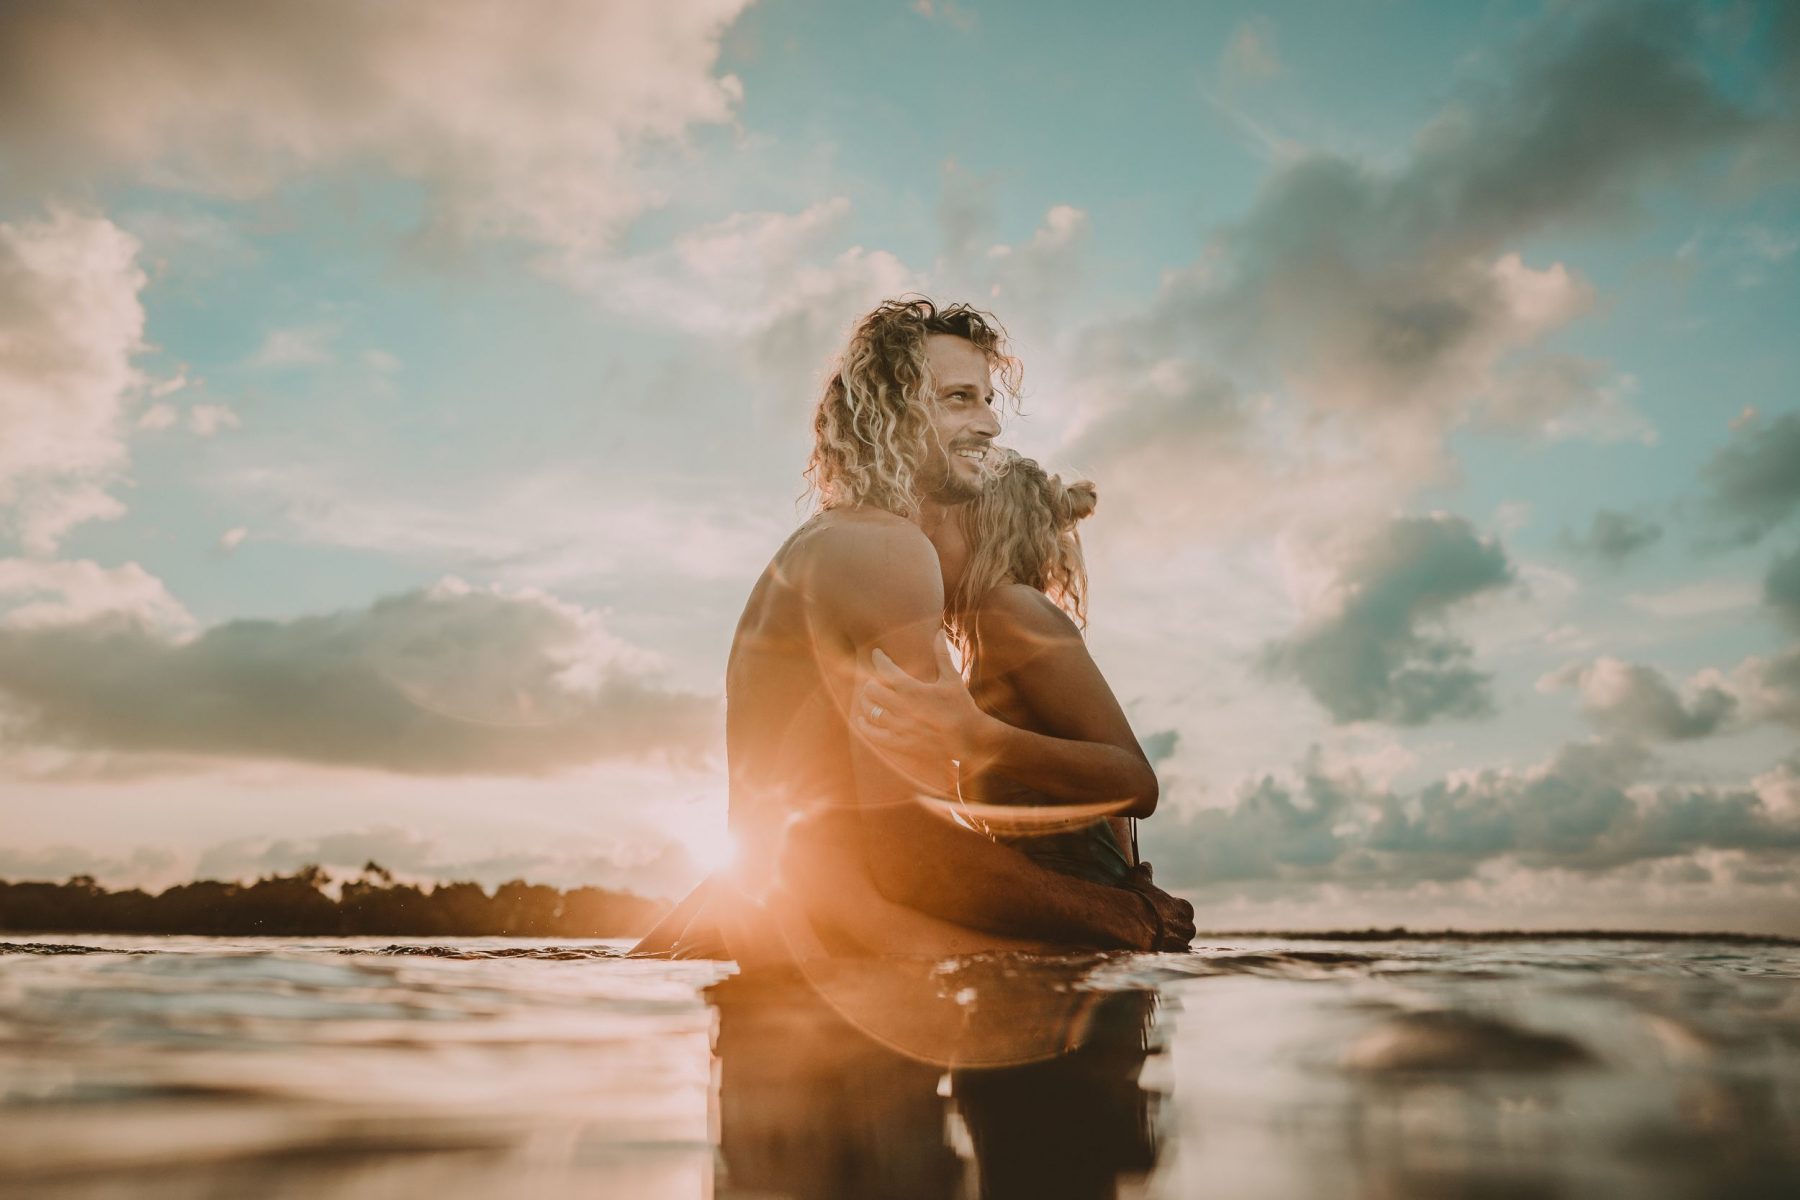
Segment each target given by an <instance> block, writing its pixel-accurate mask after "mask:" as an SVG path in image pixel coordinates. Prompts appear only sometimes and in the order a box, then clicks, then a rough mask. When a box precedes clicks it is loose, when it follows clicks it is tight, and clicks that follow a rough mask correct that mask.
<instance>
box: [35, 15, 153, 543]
mask: <svg viewBox="0 0 1800 1200" xmlns="http://www.w3.org/2000/svg"><path fill="white" fill-rule="evenodd" d="M9 11H12V10H9ZM3 54H4V52H3V51H0V55H3ZM3 76H4V70H3V69H0V77H3ZM3 107H4V106H3V105H0V108H3ZM137 251H138V245H137V242H136V241H135V240H134V239H133V238H132V237H131V235H129V234H127V233H125V232H124V231H123V230H121V229H120V228H119V227H118V226H116V225H114V224H113V223H112V222H110V221H107V220H105V219H103V218H99V217H88V216H80V215H77V214H75V213H72V212H66V211H60V212H56V213H53V214H52V215H51V216H50V217H49V218H47V219H45V220H40V221H23V222H19V223H16V224H7V223H3V222H0V535H5V534H9V533H10V534H13V535H15V536H17V537H18V539H19V541H20V542H21V543H22V544H23V545H24V547H25V549H26V550H27V551H28V552H30V553H32V554H40V555H48V554H50V553H52V552H54V550H55V548H56V544H57V542H58V541H59V540H60V539H61V538H62V536H63V535H64V534H65V533H67V532H68V531H69V530H70V529H72V528H74V527H75V526H76V525H79V524H81V523H82V522H84V521H91V520H106V519H110V518H113V517H117V516H119V515H121V514H122V513H123V512H124V511H125V508H124V505H122V504H120V503H119V502H118V501H117V500H116V499H114V498H113V497H112V495H111V494H110V493H109V491H108V489H109V488H110V487H111V486H112V485H113V484H114V483H115V482H117V481H118V479H119V477H120V476H121V475H122V473H123V471H124V468H125V465H126V461H127V453H126V443H125V438H126V424H127V422H126V410H127V408H128V407H129V405H130V404H131V402H132V401H133V400H134V399H136V398H137V396H138V394H139V393H140V391H141V389H142V387H143V383H144V381H143V378H142V376H141V375H140V373H139V372H138V370H137V368H136V367H135V366H134V365H133V359H134V357H135V356H136V355H137V354H138V353H139V352H140V351H141V350H142V349H143V334H144V308H143V305H142V303H141V302H140V300H139V293H140V292H141V291H142V290H143V288H144V284H145V276H144V272H143V270H142V269H141V268H140V267H139V266H138V263H137Z"/></svg>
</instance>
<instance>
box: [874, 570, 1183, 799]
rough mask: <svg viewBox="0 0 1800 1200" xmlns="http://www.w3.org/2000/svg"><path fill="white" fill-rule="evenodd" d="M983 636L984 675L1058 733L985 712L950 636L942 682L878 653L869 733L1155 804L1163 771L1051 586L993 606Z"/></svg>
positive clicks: (942, 652) (1035, 781)
mask: <svg viewBox="0 0 1800 1200" xmlns="http://www.w3.org/2000/svg"><path fill="white" fill-rule="evenodd" d="M981 636H982V641H981V654H982V670H983V672H984V673H986V674H989V675H992V676H994V677H997V678H1003V679H1005V680H1006V681H1007V682H1008V683H1009V684H1010V685H1011V686H1012V688H1013V690H1014V692H1015V694H1016V695H1017V696H1019V697H1020V699H1021V700H1022V701H1023V702H1024V703H1025V705H1026V706H1027V708H1028V709H1029V710H1030V712H1031V715H1032V718H1033V720H1032V723H1033V724H1034V725H1036V726H1037V727H1038V728H1039V729H1042V730H1045V731H1046V732H1043V733H1037V732H1033V731H1031V730H1028V729H1021V728H1019V727H1017V726H1015V725H1009V724H1007V723H1006V722H1004V721H1001V720H999V719H998V718H995V717H992V716H990V715H988V714H987V713H984V712H982V711H981V709H980V708H978V707H977V706H976V704H975V701H974V699H973V698H972V697H971V696H970V695H969V692H968V689H967V688H965V687H964V686H963V683H962V679H961V677H960V676H959V675H958V674H957V672H956V669H955V665H954V663H953V662H952V660H951V658H950V652H949V647H948V644H947V643H946V642H944V641H942V640H941V639H940V641H939V644H938V652H937V665H938V677H937V679H936V680H935V681H934V682H921V681H919V680H916V679H913V678H912V677H911V676H910V675H908V674H907V673H906V672H904V671H901V670H900V669H898V668H897V667H894V666H893V665H892V664H891V663H889V662H887V661H885V656H884V655H880V653H879V651H878V652H877V655H878V657H877V658H876V660H875V661H876V666H875V676H874V678H873V679H871V680H870V681H869V682H868V683H866V684H865V685H864V687H863V689H862V691H861V693H860V694H859V696H858V703H857V721H858V725H859V728H860V730H861V732H862V733H863V734H864V736H866V737H868V738H869V739H870V740H871V741H873V742H875V743H876V744H878V745H882V746H884V747H885V748H887V749H889V750H891V751H892V752H894V753H897V754H920V753H928V752H930V751H931V750H932V749H935V750H936V752H937V753H940V754H941V753H945V752H946V751H947V752H948V753H949V754H950V755H951V756H952V757H954V758H958V759H961V760H962V762H963V766H964V768H965V770H966V771H992V772H994V773H996V774H999V775H1002V776H1004V777H1006V778H1007V779H1011V780H1013V781H1014V782H1016V783H1020V784H1023V785H1024V786H1026V787H1029V788H1031V789H1033V790H1034V791H1037V792H1041V793H1042V794H1044V795H1046V796H1049V797H1051V798H1053V799H1057V800H1066V801H1071V802H1078V803H1107V804H1113V803H1116V804H1118V805H1119V808H1118V810H1117V811H1118V814H1119V815H1121V816H1133V817H1147V816H1149V815H1150V814H1151V813H1152V812H1154V811H1155V810H1156V801H1157V783H1156V772H1155V771H1154V770H1153V769H1152V768H1151V766H1150V762H1149V760H1148V759H1147V758H1146V757H1145V756H1144V752H1143V749H1142V748H1141V747H1140V746H1139V745H1138V742H1137V737H1136V736H1135V735H1134V734H1133V733H1132V732H1131V725H1130V723H1129V722H1127V721H1126V719H1125V713H1124V710H1123V709H1121V708H1120V707H1119V702H1118V699H1117V698H1116V697H1114V695H1113V693H1112V689H1111V688H1110V687H1108V686H1107V684H1106V679H1105V677H1104V676H1102V675H1101V674H1100V669H1099V667H1097V666H1095V664H1094V660H1093V657H1092V656H1091V655H1089V654H1088V650H1087V644H1086V643H1085V642H1084V641H1083V640H1082V637H1081V631H1080V630H1079V629H1077V628H1076V627H1075V623H1074V622H1073V621H1071V620H1069V618H1068V616H1067V615H1066V614H1065V613H1063V611H1062V610H1061V609H1059V608H1057V607H1056V605H1055V604H1053V603H1051V601H1050V599H1049V598H1048V597H1047V596H1045V595H1044V594H1043V593H1042V592H1039V591H1037V590H1035V589H1033V588H1028V587H1023V586H1019V585H1012V586H1008V587H1003V588H997V589H995V591H994V592H993V593H991V594H990V596H989V597H988V599H987V600H985V601H984V602H983V605H982V613H981ZM875 709H880V710H881V711H880V715H879V716H876V717H873V718H871V712H872V711H873V710H875Z"/></svg>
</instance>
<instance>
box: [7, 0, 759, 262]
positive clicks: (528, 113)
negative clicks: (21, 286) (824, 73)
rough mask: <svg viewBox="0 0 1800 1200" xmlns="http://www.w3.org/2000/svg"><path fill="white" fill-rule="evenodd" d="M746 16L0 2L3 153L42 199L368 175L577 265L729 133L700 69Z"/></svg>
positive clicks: (345, 1)
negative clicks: (572, 256)
mask: <svg viewBox="0 0 1800 1200" xmlns="http://www.w3.org/2000/svg"><path fill="white" fill-rule="evenodd" d="M744 4H745V0H694V2H690V3H682V4H591V3H583V2H580V0H551V2H549V3H543V4H536V5H533V6H532V8H531V11H530V13H529V14H523V13H521V12H520V11H519V9H518V8H517V6H515V5H511V4H506V3H502V2H500V0H473V2H470V3H460V4H438V3H432V2H430V0H397V2H395V3H385V4H375V5H368V4H359V3H355V2H354V0H322V2H321V3H315V4H306V5H300V6H285V5H274V6H271V5H258V4H250V5H246V4H238V3H234V2H232V0H145V2H144V3H138V4H128V5H112V4H103V3H73V4H58V5H35V4H27V5H9V6H7V7H6V8H5V9H4V10H0V80H5V81H6V82H5V89H6V91H5V103H4V104H0V146H3V147H4V148H5V150H6V153H7V157H8V168H9V172H10V173H12V174H14V175H15V176H16V177H21V178H25V179H29V180H32V181H34V182H35V183H37V184H38V186H40V187H53V186H55V185H57V184H59V183H61V182H64V181H71V180H73V181H80V182H83V183H86V182H88V181H91V180H93V179H95V178H107V177H112V178H124V179H129V180H134V181H143V182H148V183H152V184H155V185H158V186H162V187H173V188H184V189H192V190H196V191H201V192H205V193H209V194H215V195H222V196H227V197H236V198H247V197H254V196H259V195H263V194H266V193H268V192H269V191H271V190H272V189H273V188H275V187H276V186H277V185H278V184H280V183H281V182H282V181H283V180H284V179H287V178H290V177H293V176H296V175H299V174H301V173H307V174H314V175H316V174H317V173H319V172H322V171H329V170H332V169H336V168H353V167H360V166H369V165H373V166H376V167H378V168H382V169H385V170H387V171H390V172H392V173H393V174H394V175H395V176H397V177H399V178H402V179H407V180H415V181H418V182H419V183H421V184H423V185H424V187H425V188H426V191H427V196H428V198H429V200H430V202H431V207H432V220H433V222H434V224H435V225H436V226H437V227H439V228H440V229H442V230H447V231H452V232H456V233H481V234H497V235H503V236H513V237H520V238H524V239H527V240H530V241H533V242H537V243H540V244H542V245H545V246H548V247H554V248H557V249H558V250H561V251H564V252H570V253H577V254H579V253H586V252H590V251H592V250H595V249H598V248H600V247H603V246H604V245H605V244H606V243H607V242H608V241H609V240H610V239H611V237H612V236H613V234H614V233H615V232H616V231H617V230H618V228H619V227H620V225H621V224H622V223H623V222H624V221H626V220H627V219H629V218H630V217H632V216H633V215H634V214H636V213H637V212H639V211H641V210H642V209H643V208H644V207H645V206H646V205H647V204H650V203H652V202H653V201H654V198H655V197H654V190H653V188H652V186H651V185H650V184H649V183H648V182H647V181H646V180H645V179H644V178H642V175H641V172H640V170H639V169H638V167H639V162H640V160H641V158H642V157H643V154H644V151H645V150H646V148H654V147H657V146H660V145H666V144H670V143H673V142H675V141H678V140H679V139H680V138H681V137H682V136H683V135H684V134H685V132H686V131H687V130H688V129H689V128H690V127H691V126H693V125H695V124H697V123H717V122H722V121H725V120H727V119H729V118H730V116H731V113H732V109H733V106H734V104H735V103H736V101H737V99H738V96H739V94H740V91H741V89H740V87H739V84H738V82H737V80H736V79H734V78H732V77H730V76H720V75H718V74H716V73H715V66H716V61H717V57H718V50H719V38H720V35H721V33H722V32H723V30H724V29H725V27H726V26H727V25H729V24H730V22H731V21H732V20H733V19H734V18H735V17H736V16H737V14H738V13H739V12H740V11H741V10H742V8H743V7H744Z"/></svg>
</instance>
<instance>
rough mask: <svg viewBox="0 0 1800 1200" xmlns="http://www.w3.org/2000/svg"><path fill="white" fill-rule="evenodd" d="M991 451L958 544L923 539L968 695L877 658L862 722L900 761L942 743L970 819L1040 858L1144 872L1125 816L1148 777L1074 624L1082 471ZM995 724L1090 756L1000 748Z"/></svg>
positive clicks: (1079, 608)
mask: <svg viewBox="0 0 1800 1200" xmlns="http://www.w3.org/2000/svg"><path fill="white" fill-rule="evenodd" d="M992 454H993V456H995V457H997V458H998V459H999V461H998V462H996V463H993V464H992V466H993V468H994V471H995V474H996V476H997V477H996V478H995V480H994V481H993V482H992V483H990V485H989V486H988V487H987V488H986V489H985V490H984V492H983V494H982V496H981V498H980V499H979V500H976V501H974V502H972V503H970V504H969V505H966V506H965V507H964V509H963V512H962V520H961V522H960V528H959V529H958V530H956V531H954V532H955V533H960V535H961V539H962V542H963V545H962V547H960V548H958V547H955V546H953V545H952V546H946V544H945V539H944V538H943V537H941V536H940V537H938V538H934V540H936V541H938V543H939V549H940V553H941V554H942V556H943V558H944V560H945V565H946V572H945V576H946V583H947V584H948V585H949V595H950V604H949V607H948V609H947V611H946V614H945V617H946V622H945V623H946V626H947V629H948V632H949V634H950V638H951V639H952V640H953V641H954V642H955V644H956V646H957V648H958V649H959V650H960V651H961V657H962V668H963V674H964V676H965V677H966V679H967V691H966V692H964V691H963V689H962V688H960V687H953V686H952V687H946V686H944V685H945V681H944V680H942V679H940V680H939V681H938V683H936V684H928V683H920V682H919V681H916V680H914V679H912V678H911V677H910V676H908V675H907V674H906V673H905V672H903V671H900V670H899V669H898V668H895V667H893V665H892V664H891V663H886V662H884V661H883V658H882V656H878V658H877V677H876V679H875V680H874V681H873V682H871V683H870V684H869V685H868V686H867V687H866V688H865V689H864V691H863V693H862V695H861V697H860V705H859V707H860V718H859V719H860V723H861V728H862V730H863V732H864V734H865V736H867V737H868V738H869V740H870V741H871V742H872V743H874V744H875V745H877V746H878V747H880V748H882V749H884V750H886V751H887V752H889V753H890V754H892V755H895V756H897V757H905V758H917V759H919V760H921V761H923V760H926V759H928V758H929V756H930V755H932V754H933V753H936V754H940V755H941V754H942V753H944V748H945V747H946V746H947V747H949V752H950V754H951V756H952V757H954V758H956V759H957V760H959V762H960V763H961V766H962V770H961V777H962V794H963V799H964V802H965V803H964V811H965V812H967V813H968V814H970V815H971V817H972V819H974V820H975V821H977V822H978V823H980V824H982V825H984V826H985V827H987V828H988V829H989V831H990V832H992V833H993V834H994V835H995V836H996V837H999V838H1001V839H1002V840H1005V841H1008V842H1010V843H1012V844H1014V845H1015V846H1016V847H1017V848H1018V849H1020V850H1021V851H1023V852H1024V853H1025V854H1027V855H1029V856H1031V857H1032V858H1033V859H1036V860H1037V861H1039V862H1040V863H1042V864H1043V865H1045V866H1048V867H1052V868H1054V869H1056V870H1059V871H1063V872H1065V873H1067V874H1070V875H1076V876H1079V877H1081V878H1084V879H1088V880H1091V881H1094V882H1098V883H1111V884H1122V885H1125V884H1129V883H1130V882H1132V881H1133V879H1134V878H1142V877H1143V875H1144V874H1145V872H1144V871H1141V870H1135V868H1136V867H1137V862H1136V853H1135V846H1134V843H1135V838H1134V837H1133V836H1132V828H1131V825H1130V821H1129V819H1130V818H1137V817H1147V816H1149V815H1150V814H1151V813H1152V812H1154V811H1155V808H1156V801H1157V783H1156V773H1155V771H1154V770H1153V769H1152V768H1151V766H1150V763H1149V760H1148V759H1147V758H1145V756H1144V753H1143V750H1142V749H1141V748H1140V747H1139V746H1138V743H1137V738H1136V737H1135V735H1133V733H1132V732H1131V726H1130V724H1129V723H1128V722H1127V721H1126V719H1125V714H1124V711H1123V710H1122V709H1121V708H1120V707H1119V702H1118V700H1117V699H1116V698H1115V697H1114V696H1113V693H1112V689H1111V688H1109V687H1108V686H1107V684H1106V680H1105V678H1104V677H1103V676H1102V675H1101V674H1100V670H1099V668H1098V667H1097V666H1095V665H1094V660H1093V658H1092V657H1091V656H1090V655H1089V654H1088V651H1087V645H1086V643H1085V641H1084V640H1083V638H1082V634H1081V630H1082V628H1083V627H1084V626H1085V625H1086V620H1087V568H1086V565H1085V563H1084V562H1083V559H1082V553H1081V537H1080V534H1079V532H1078V531H1077V526H1078V525H1079V523H1080V522H1081V521H1082V520H1084V519H1086V518H1087V516H1088V515H1089V514H1091V513H1092V512H1093V511H1094V506H1095V503H1096V501H1097V492H1096V489H1095V487H1094V485H1093V484H1092V483H1090V482H1087V481H1086V480H1082V481H1078V482H1076V483H1072V484H1064V483H1063V481H1062V479H1061V478H1060V477H1058V476H1055V475H1050V474H1048V473H1046V472H1045V471H1044V469H1043V468H1042V467H1041V466H1039V465H1038V464H1037V463H1036V462H1034V461H1032V460H1031V459H1029V458H1024V457H1021V456H1020V455H1018V454H1017V453H1015V452H1013V451H1010V450H995V451H993V452H992ZM943 532H944V533H950V532H952V531H943ZM959 549H960V554H959V552H958V551H959ZM959 559H960V562H961V568H960V571H958V570H956V568H955V565H954V564H956V563H957V562H958V561H959ZM953 576H955V578H953ZM965 697H966V698H965ZM997 722H1004V723H1005V724H1006V725H1009V726H1013V727H1016V728H1019V729H1025V730H1029V731H1031V732H1033V733H1036V734H1041V735H1043V736H1045V737H1048V738H1055V739H1062V740H1063V741H1065V742H1081V743H1089V744H1090V748H1091V752H1090V753H1089V754H1087V755H1086V756H1085V757H1084V760H1083V763H1082V766H1081V768H1080V769H1077V770H1071V769H1070V763H1069V762H1068V761H1067V757H1066V756H1062V757H1061V758H1060V761H1059V762H1058V763H1057V764H1056V765H1055V767H1054V768H1053V769H1052V768H1051V767H1050V765H1049V764H1048V762H1047V760H1046V759H1045V758H1044V757H1042V756H1039V755H1034V754H1031V753H1029V752H1028V750H1027V752H1021V751H1020V749H1019V748H1018V747H1017V746H1016V745H1015V746H1014V747H1013V748H1012V750H1011V751H1010V753H1008V754H1006V755H1005V756H1004V757H1001V756H997V755H996V754H995V753H994V752H993V751H992V750H991V749H990V748H991V747H992V746H994V745H995V744H996V739H995V738H993V737H992V736H991V731H992V729H993V727H994V725H995V723H997ZM1017 740H1018V739H1016V738H1013V739H1009V741H1011V742H1014V743H1016V742H1017Z"/></svg>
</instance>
